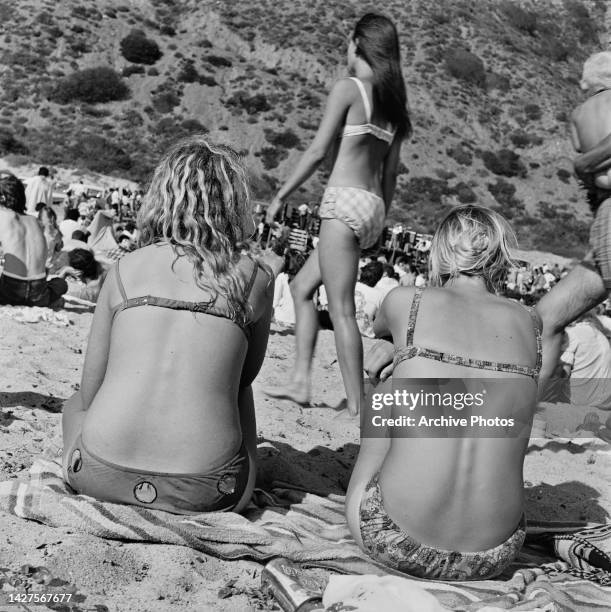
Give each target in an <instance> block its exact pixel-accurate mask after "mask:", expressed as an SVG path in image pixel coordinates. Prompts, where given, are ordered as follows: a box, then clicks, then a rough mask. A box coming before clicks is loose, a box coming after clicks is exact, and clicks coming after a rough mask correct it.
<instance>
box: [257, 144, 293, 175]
mask: <svg viewBox="0 0 611 612" xmlns="http://www.w3.org/2000/svg"><path fill="white" fill-rule="evenodd" d="M260 155H261V162H262V163H263V167H264V168H265V169H266V170H271V169H272V168H276V167H277V166H278V164H279V163H280V162H281V161H282V160H283V159H286V158H287V157H288V156H289V154H288V151H286V149H279V148H277V147H263V148H262V149H261V153H260Z"/></svg>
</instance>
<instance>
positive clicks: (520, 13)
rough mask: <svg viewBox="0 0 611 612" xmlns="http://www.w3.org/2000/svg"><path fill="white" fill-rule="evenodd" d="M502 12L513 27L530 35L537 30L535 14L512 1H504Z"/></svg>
mask: <svg viewBox="0 0 611 612" xmlns="http://www.w3.org/2000/svg"><path fill="white" fill-rule="evenodd" d="M502 9H503V13H504V14H505V17H506V18H507V21H508V22H509V24H511V25H512V26H513V27H514V28H516V29H518V30H521V31H522V32H526V33H527V34H530V35H531V36H534V35H535V32H536V31H537V15H536V13H534V12H532V11H526V10H524V9H523V8H522V7H520V6H518V5H516V4H514V3H513V2H505V3H504V4H503V7H502Z"/></svg>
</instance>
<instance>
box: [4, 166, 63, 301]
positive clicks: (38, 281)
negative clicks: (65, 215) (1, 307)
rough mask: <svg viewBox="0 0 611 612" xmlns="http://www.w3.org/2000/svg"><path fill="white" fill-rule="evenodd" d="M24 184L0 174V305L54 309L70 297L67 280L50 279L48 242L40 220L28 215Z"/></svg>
mask: <svg viewBox="0 0 611 612" xmlns="http://www.w3.org/2000/svg"><path fill="white" fill-rule="evenodd" d="M25 205H26V198H25V188H24V186H23V183H22V182H21V181H20V180H19V179H18V178H17V177H16V176H15V175H14V174H11V173H10V172H0V248H1V249H2V251H3V253H4V268H3V270H2V274H1V275H0V304H12V305H14V306H43V307H45V306H51V305H53V304H54V303H56V302H57V301H58V300H59V298H60V297H61V296H62V295H63V294H64V293H66V290H67V289H68V285H67V284H66V281H65V280H64V279H63V278H50V279H47V271H46V267H45V266H46V262H47V240H46V238H45V234H44V231H43V228H42V226H41V225H40V223H39V221H38V219H37V218H36V217H33V216H31V215H27V214H26V212H25Z"/></svg>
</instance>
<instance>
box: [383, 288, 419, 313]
mask: <svg viewBox="0 0 611 612" xmlns="http://www.w3.org/2000/svg"><path fill="white" fill-rule="evenodd" d="M415 295H416V288H415V287H401V286H399V287H395V288H394V289H391V290H390V291H389V292H388V293H387V294H386V297H385V298H384V301H383V302H382V305H383V308H384V311H385V312H386V314H387V315H390V316H393V315H395V314H400V313H402V312H405V311H406V309H408V310H409V308H411V305H412V302H413V301H414V296H415Z"/></svg>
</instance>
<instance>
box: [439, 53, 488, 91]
mask: <svg viewBox="0 0 611 612" xmlns="http://www.w3.org/2000/svg"><path fill="white" fill-rule="evenodd" d="M445 64H446V68H447V70H448V72H449V73H450V74H451V75H452V76H453V77H454V78H455V79H460V80H461V81H465V82H467V83H470V84H472V85H477V86H478V87H482V88H483V87H485V86H486V69H485V67H484V62H482V60H481V59H480V58H479V57H477V55H475V54H474V53H471V51H467V49H464V48H462V47H452V48H450V49H448V50H446V52H445Z"/></svg>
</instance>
